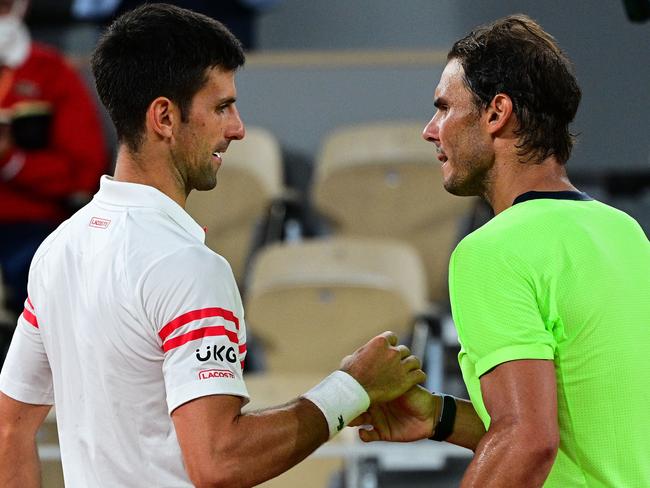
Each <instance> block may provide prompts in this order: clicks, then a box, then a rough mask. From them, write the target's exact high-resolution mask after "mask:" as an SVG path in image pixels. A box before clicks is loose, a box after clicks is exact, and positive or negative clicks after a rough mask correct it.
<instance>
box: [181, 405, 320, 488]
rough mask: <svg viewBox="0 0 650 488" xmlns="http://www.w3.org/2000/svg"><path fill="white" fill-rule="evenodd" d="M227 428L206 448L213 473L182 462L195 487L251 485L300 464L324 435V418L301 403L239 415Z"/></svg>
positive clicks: (197, 464)
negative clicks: (223, 433)
mask: <svg viewBox="0 0 650 488" xmlns="http://www.w3.org/2000/svg"><path fill="white" fill-rule="evenodd" d="M230 427H231V428H230V429H229V430H230V434H229V435H228V436H218V437H216V440H215V443H214V445H213V446H211V447H212V449H211V450H210V458H211V459H210V461H209V463H208V465H211V466H213V468H210V469H208V470H206V469H205V467H206V464H205V463H204V462H202V461H201V460H197V459H192V460H190V459H186V465H187V467H188V470H189V474H190V477H191V478H192V481H193V482H194V483H195V484H196V485H197V486H227V487H233V488H244V487H249V486H255V485H257V484H259V483H262V482H263V481H266V480H268V479H271V478H273V477H275V476H277V475H279V474H281V473H282V472H284V471H286V470H287V469H289V468H291V467H292V466H294V465H295V464H297V463H299V462H300V461H302V460H303V459H304V458H305V457H307V456H308V455H309V454H310V453H312V452H313V451H314V450H315V449H316V448H317V447H318V446H320V445H321V444H322V443H324V442H325V441H327V439H328V436H329V432H328V427H327V422H326V420H325V417H324V416H323V414H322V413H321V411H320V410H319V409H318V408H317V407H316V406H315V405H314V404H313V403H311V402H310V401H308V400H305V399H297V400H294V401H292V402H290V403H287V404H285V405H282V406H279V407H274V408H270V409H266V410H260V411H255V412H248V413H245V414H241V415H239V416H237V417H235V418H234V419H233V423H232V425H231V426H230Z"/></svg>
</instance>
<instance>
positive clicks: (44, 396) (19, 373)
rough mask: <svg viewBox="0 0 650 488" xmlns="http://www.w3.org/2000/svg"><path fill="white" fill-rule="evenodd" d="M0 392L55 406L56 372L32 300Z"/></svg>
mask: <svg viewBox="0 0 650 488" xmlns="http://www.w3.org/2000/svg"><path fill="white" fill-rule="evenodd" d="M0 391H2V392H3V393H4V394H5V395H7V396H9V397H11V398H13V399H14V400H18V401H20V402H23V403H30V404H33V405H53V404H54V392H53V388H52V371H51V370H50V363H49V361H48V359H47V354H46V353H45V349H44V348H43V342H42V340H41V333H40V330H39V328H38V319H37V318H36V312H35V310H34V307H33V306H32V304H31V301H30V300H29V298H28V299H27V301H26V302H25V310H24V311H23V313H22V314H21V315H20V317H19V318H18V324H17V326H16V330H15V331H14V335H13V338H12V339H11V345H10V346H9V352H8V353H7V357H6V359H5V362H4V365H3V366H2V373H0Z"/></svg>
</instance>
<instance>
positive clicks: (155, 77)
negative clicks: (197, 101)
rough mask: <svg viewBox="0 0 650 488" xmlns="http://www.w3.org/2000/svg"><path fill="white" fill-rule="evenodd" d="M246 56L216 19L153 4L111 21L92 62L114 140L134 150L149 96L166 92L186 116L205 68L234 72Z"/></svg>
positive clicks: (140, 135)
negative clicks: (113, 127) (115, 137)
mask: <svg viewBox="0 0 650 488" xmlns="http://www.w3.org/2000/svg"><path fill="white" fill-rule="evenodd" d="M244 59H245V58H244V51H243V49H242V46H241V44H240V43H239V41H238V40H237V38H236V37H235V36H234V35H232V34H231V33H230V31H228V29H226V27H224V26H223V25H222V24H221V23H220V22H218V21H216V20H214V19H211V18H209V17H206V16H205V15H201V14H198V13H195V12H192V11H190V10H185V9H182V8H179V7H175V6H172V5H168V4H164V3H154V4H145V5H142V6H140V7H138V8H136V9H134V10H132V11H130V12H127V13H125V14H124V15H122V16H120V17H119V18H118V19H117V20H115V21H114V22H113V23H112V24H111V25H110V26H109V27H108V29H107V30H106V32H105V33H104V34H103V35H102V37H101V39H100V40H99V43H98V44H97V47H96V48H95V50H94V52H93V54H92V59H91V65H92V71H93V75H94V77H95V84H96V86H97V92H98V94H99V97H100V99H101V101H102V103H103V104H104V106H105V107H106V109H107V110H108V113H109V115H110V116H111V119H112V120H113V124H114V125H115V129H116V131H117V137H118V141H119V142H121V143H125V144H126V145H127V146H128V147H129V149H131V150H132V151H134V152H137V150H138V149H139V147H140V144H141V143H142V138H143V135H144V121H145V114H146V111H147V109H148V107H149V105H150V103H151V102H152V101H153V100H155V99H156V98H157V97H160V96H164V97H168V98H169V99H170V100H172V101H173V102H174V103H176V104H177V105H178V106H179V108H180V111H181V119H182V120H183V121H186V120H187V116H188V114H189V108H190V104H191V101H192V98H193V97H194V94H195V93H196V92H197V91H198V90H200V89H201V87H202V86H203V85H204V84H205V82H206V81H207V70H208V69H209V68H215V67H219V68H222V69H224V70H227V71H234V70H235V69H237V68H239V67H240V66H242V65H243V64H244Z"/></svg>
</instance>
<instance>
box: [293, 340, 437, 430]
mask: <svg viewBox="0 0 650 488" xmlns="http://www.w3.org/2000/svg"><path fill="white" fill-rule="evenodd" d="M421 367H422V365H421V362H420V360H419V359H418V358H417V357H416V356H414V355H412V354H411V351H410V349H409V348H408V347H407V346H405V345H403V344H398V338H397V336H396V335H395V334H394V333H392V332H384V333H383V334H380V335H378V336H376V337H374V338H373V339H371V340H370V341H369V342H368V343H366V344H365V345H363V346H362V347H361V348H359V349H357V350H356V351H355V352H354V353H352V354H351V355H349V356H347V357H345V358H344V359H343V361H342V362H341V367H340V370H339V371H336V372H335V373H332V375H330V376H329V377H328V378H326V379H325V380H323V381H322V382H321V383H319V385H317V386H316V387H314V388H313V389H311V390H310V391H308V392H307V393H305V394H304V395H303V398H306V399H307V400H310V401H311V402H313V403H314V404H315V405H316V406H317V407H318V408H319V409H320V410H321V412H322V413H323V415H324V416H325V418H326V420H327V423H328V427H329V431H330V437H332V436H333V435H335V434H336V433H337V432H338V431H340V430H342V429H343V427H344V426H345V425H350V426H362V429H360V430H359V436H360V438H361V439H362V440H363V441H366V442H370V441H378V440H382V441H398V442H405V441H412V440H417V439H423V438H428V437H431V435H432V434H433V429H434V418H437V415H436V410H437V409H439V408H440V405H439V402H436V401H435V396H434V395H432V394H431V393H429V392H428V391H427V390H425V389H424V388H422V387H421V386H419V385H420V383H423V382H424V380H425V379H426V374H425V373H424V371H422V369H421ZM355 380H356V381H355Z"/></svg>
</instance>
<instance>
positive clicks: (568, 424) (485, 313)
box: [357, 16, 650, 488]
mask: <svg viewBox="0 0 650 488" xmlns="http://www.w3.org/2000/svg"><path fill="white" fill-rule="evenodd" d="M579 101H580V89H579V87H578V85H577V82H576V79H575V77H574V75H573V74H572V69H571V66H570V63H569V61H568V59H567V58H566V56H565V55H564V53H563V52H562V51H561V50H560V48H559V47H558V45H557V43H556V41H555V39H553V38H552V37H551V36H550V35H549V34H548V33H546V32H545V31H544V30H543V29H542V28H541V27H540V26H539V25H538V24H536V23H535V22H534V21H532V20H531V19H530V18H528V17H525V16H510V17H506V18H504V19H500V20H498V21H496V22H494V23H493V24H491V25H488V26H485V27H481V28H478V29H476V30H475V31H474V32H472V33H470V34H469V35H468V36H467V37H465V38H463V39H461V40H460V41H458V42H456V43H455V44H454V46H453V48H452V49H451V51H450V53H449V55H448V63H447V66H446V67H445V69H444V71H443V74H442V77H441V79H440V83H439V84H438V86H437V88H436V91H435V99H434V105H435V107H436V108H437V112H436V114H435V116H434V117H433V119H432V120H431V121H430V122H429V124H428V125H427V126H426V128H425V129H424V133H423V135H424V137H425V138H426V139H427V140H429V141H431V142H432V143H434V144H435V146H436V148H437V150H438V159H439V160H440V161H441V162H442V172H443V177H444V185H445V188H446V189H447V190H448V191H449V192H451V193H453V194H456V195H479V196H481V197H483V198H484V199H485V200H486V201H488V202H489V203H490V205H491V206H492V208H493V210H494V213H495V217H494V218H493V219H492V220H491V221H489V222H488V223H487V224H485V225H484V226H483V227H481V228H480V229H478V230H476V231H475V232H473V233H472V234H470V235H469V236H467V237H466V238H465V239H463V240H462V241H461V243H460V244H459V245H458V247H457V248H456V250H455V251H454V253H453V255H452V258H451V261H450V269H449V288H450V298H451V304H452V312H453V317H454V323H455V325H456V328H457V331H458V336H459V340H460V343H461V352H460V354H459V362H460V366H461V370H462V374H463V378H464V380H465V384H466V386H467V389H468V392H469V394H470V399H471V402H470V401H466V400H461V399H455V398H452V397H449V396H446V395H439V394H430V393H429V392H427V391H425V390H424V389H422V388H419V387H417V388H414V389H412V390H411V391H409V392H408V393H407V394H406V395H405V396H404V397H402V398H400V399H398V400H396V401H394V402H391V403H389V404H386V405H383V406H382V405H377V406H373V407H372V408H371V410H370V411H369V412H368V413H367V414H366V415H364V416H363V417H362V418H360V419H359V420H358V422H357V423H367V424H371V425H373V427H374V429H373V430H361V431H360V436H361V438H362V439H363V440H365V441H373V440H393V441H409V440H415V439H421V438H426V437H431V438H433V439H434V440H446V441H448V442H452V443H454V444H458V445H461V446H464V447H468V448H470V449H473V450H474V451H475V456H474V459H473V461H472V462H471V464H470V466H469V468H468V470H467V472H466V473H465V476H464V478H463V482H462V486H463V487H482V488H485V487H493V486H494V487H496V486H498V487H529V486H530V487H533V486H535V487H536V486H545V487H562V488H565V487H598V488H600V487H603V488H604V487H611V488H618V487H650V386H649V385H650V382H649V380H650V360H649V359H648V358H649V356H648V354H649V351H650V243H649V242H648V239H647V237H646V235H645V234H644V232H643V230H642V229H641V227H640V226H639V224H638V223H637V222H636V221H635V220H634V219H633V218H631V217H630V216H628V215H626V214H625V213H623V212H621V211H618V210H616V209H614V208H611V207H609V206H607V205H605V204H603V203H600V202H598V201H595V200H593V199H592V198H591V197H589V195H587V194H585V193H583V192H580V191H578V190H577V189H576V188H575V187H574V186H573V185H572V184H571V182H570V181H569V179H568V177H567V174H566V171H565V163H566V162H567V160H568V159H569V155H570V152H571V148H572V144H573V139H572V136H571V135H570V132H569V124H570V123H571V122H572V120H573V118H574V116H575V114H576V111H577V108H578V104H579Z"/></svg>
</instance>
